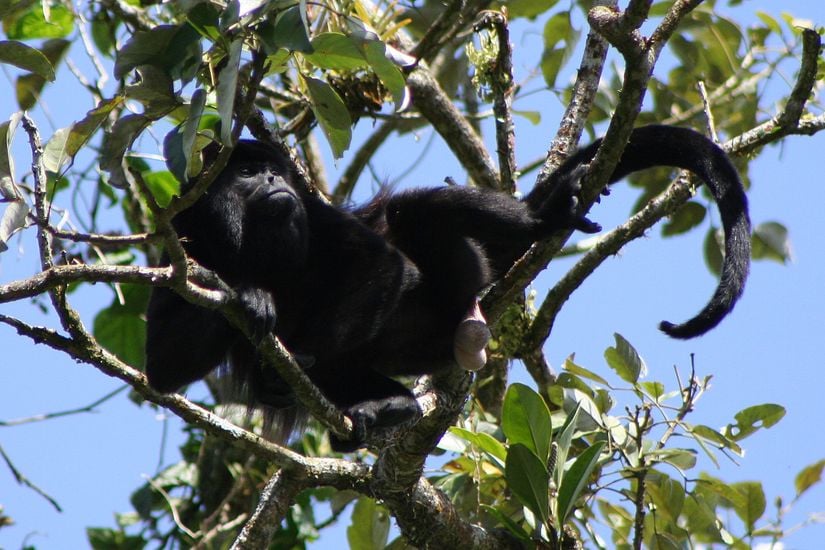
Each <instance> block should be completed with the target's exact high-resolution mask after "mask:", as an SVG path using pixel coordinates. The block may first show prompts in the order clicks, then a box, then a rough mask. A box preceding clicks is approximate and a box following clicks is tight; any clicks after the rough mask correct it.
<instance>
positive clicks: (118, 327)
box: [94, 284, 150, 368]
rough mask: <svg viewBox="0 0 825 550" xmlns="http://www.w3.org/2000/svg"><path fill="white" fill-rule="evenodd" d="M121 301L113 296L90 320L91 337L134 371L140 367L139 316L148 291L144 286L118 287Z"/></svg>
mask: <svg viewBox="0 0 825 550" xmlns="http://www.w3.org/2000/svg"><path fill="white" fill-rule="evenodd" d="M120 288H121V290H122V295H123V299H124V302H123V303H122V304H121V303H120V302H119V301H118V299H117V296H116V297H115V300H114V301H113V302H112V304H111V305H110V306H109V307H107V308H106V309H103V310H101V311H100V312H99V313H98V314H97V316H96V317H95V320H94V335H95V338H96V339H97V341H98V342H99V343H100V345H101V346H103V347H104V348H106V349H107V350H108V351H109V352H111V353H113V354H115V355H116V356H117V357H118V358H119V359H120V360H121V361H123V362H124V363H126V364H128V365H131V366H132V367H135V368H142V367H143V360H144V347H145V344H146V321H145V320H144V319H143V313H144V312H145V311H146V306H147V305H148V303H149V291H150V288H149V287H147V286H144V285H129V284H122V285H120Z"/></svg>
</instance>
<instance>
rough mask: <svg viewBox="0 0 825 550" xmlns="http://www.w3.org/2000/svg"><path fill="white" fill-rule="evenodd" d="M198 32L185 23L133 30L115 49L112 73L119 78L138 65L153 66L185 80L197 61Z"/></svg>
mask: <svg viewBox="0 0 825 550" xmlns="http://www.w3.org/2000/svg"><path fill="white" fill-rule="evenodd" d="M200 58H201V49H200V35H199V34H198V32H197V31H196V30H195V29H194V28H193V27H192V26H191V25H189V24H188V23H184V24H182V25H179V26H176V25H158V26H157V27H154V28H153V29H152V30H150V31H138V32H135V33H134V34H133V35H132V37H131V38H130V39H129V41H128V42H127V43H126V44H125V45H124V46H123V47H122V48H120V50H118V52H117V60H116V61H115V68H114V74H115V78H117V79H122V78H124V77H125V76H126V74H127V73H128V72H129V71H131V70H132V69H134V68H136V67H139V66H140V65H155V66H157V67H160V68H161V69H163V70H165V71H167V72H168V73H169V75H170V76H171V77H172V78H173V79H177V78H181V79H184V80H186V79H188V78H191V77H192V76H193V73H194V71H195V70H197V67H198V65H199V64H200V60H201V59H200Z"/></svg>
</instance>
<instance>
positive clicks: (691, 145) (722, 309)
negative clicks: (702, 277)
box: [527, 125, 751, 338]
mask: <svg viewBox="0 0 825 550" xmlns="http://www.w3.org/2000/svg"><path fill="white" fill-rule="evenodd" d="M600 144H601V140H597V141H595V142H593V143H592V144H590V145H588V146H587V147H585V148H584V149H581V150H579V151H578V152H577V153H576V154H574V155H573V156H571V157H570V158H568V159H567V161H565V163H564V164H562V165H561V166H560V167H559V169H558V170H557V171H556V173H554V174H553V175H552V176H551V181H552V180H553V179H555V178H556V177H557V176H556V174H559V177H564V174H567V173H568V172H571V171H572V170H575V169H576V167H578V166H580V165H582V164H585V163H588V162H590V161H591V160H593V157H594V156H595V155H596V151H597V150H598V148H599V145H600ZM653 166H674V167H676V168H681V169H683V170H689V171H691V172H693V173H694V174H696V175H697V176H699V177H700V178H701V179H702V180H703V181H704V183H705V184H706V185H707V186H708V188H709V189H710V192H711V194H712V195H713V198H714V199H715V200H716V204H717V205H718V206H719V211H720V214H721V218H722V226H723V228H724V230H725V259H724V262H723V264H722V276H721V278H720V280H719V284H718V285H717V287H716V291H715V292H714V293H713V296H712V297H711V299H710V301H708V303H707V305H705V307H704V308H702V310H701V311H700V312H699V313H698V314H696V315H695V316H694V317H692V318H691V319H689V320H687V321H685V322H684V323H680V324H673V323H670V322H668V321H662V322H661V324H660V325H659V328H660V329H661V330H662V331H663V332H665V333H666V334H668V335H669V336H672V337H673V338H693V337H695V336H699V335H701V334H704V333H705V332H707V331H709V330H710V329H712V328H713V327H715V326H716V325H718V324H719V322H720V321H721V320H722V319H723V318H724V317H725V316H726V315H727V314H728V313H730V311H731V310H732V309H733V306H734V304H735V303H736V301H737V300H738V299H739V297H740V296H741V295H742V291H743V290H744V287H745V280H746V279H747V277H748V267H749V265H750V257H751V240H750V219H749V218H748V200H747V197H746V195H745V189H744V187H743V186H742V181H741V180H740V179H739V174H738V173H737V172H736V169H735V168H734V166H733V164H732V163H731V161H730V159H729V158H728V156H727V154H726V153H725V152H724V151H723V150H722V149H720V148H719V147H718V146H717V145H716V144H715V143H713V142H712V141H711V140H709V139H708V138H706V137H705V136H703V135H702V134H700V133H698V132H696V131H694V130H690V129H688V128H678V127H675V126H664V125H650V126H643V127H641V128H636V129H635V130H633V133H632V134H631V135H630V140H629V141H628V143H627V147H626V148H625V150H624V153H623V154H622V158H621V159H620V160H619V164H618V165H617V166H616V170H615V171H614V172H613V175H612V176H611V177H610V181H609V183H613V182H616V181H618V180H620V179H622V178H624V177H625V176H627V175H628V174H630V173H632V172H637V171H639V170H644V169H645V168H651V167H653ZM530 200H531V197H529V196H528V197H527V201H528V202H530Z"/></svg>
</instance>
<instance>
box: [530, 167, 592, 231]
mask: <svg viewBox="0 0 825 550" xmlns="http://www.w3.org/2000/svg"><path fill="white" fill-rule="evenodd" d="M586 173H587V165H580V166H577V167H576V168H575V169H573V170H572V171H571V172H570V173H569V174H564V175H563V176H561V177H559V178H558V179H557V180H556V182H555V184H554V185H553V190H552V191H551V192H550V195H549V196H548V197H547V200H545V201H544V203H543V204H542V205H541V207H540V208H539V211H538V216H539V217H540V218H541V219H542V220H543V221H544V223H545V224H546V225H547V226H548V227H549V228H551V229H577V230H579V231H582V232H583V233H598V232H599V231H601V230H602V226H601V225H599V224H597V223H596V222H593V221H590V220H589V219H588V218H587V215H586V214H587V211H586V210H585V208H584V206H583V204H582V200H581V190H582V185H581V180H582V178H583V177H584V175H585V174H586Z"/></svg>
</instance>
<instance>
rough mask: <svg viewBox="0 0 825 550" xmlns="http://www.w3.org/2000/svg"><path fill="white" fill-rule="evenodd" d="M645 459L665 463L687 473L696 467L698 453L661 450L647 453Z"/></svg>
mask: <svg viewBox="0 0 825 550" xmlns="http://www.w3.org/2000/svg"><path fill="white" fill-rule="evenodd" d="M645 458H647V459H648V460H649V461H650V460H656V461H657V462H664V463H666V464H670V465H671V466H673V467H675V468H676V469H677V470H679V471H680V472H685V471H687V470H690V469H692V468H693V467H695V466H696V451H694V450H693V449H659V450H651V451H648V452H647V453H645Z"/></svg>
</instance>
